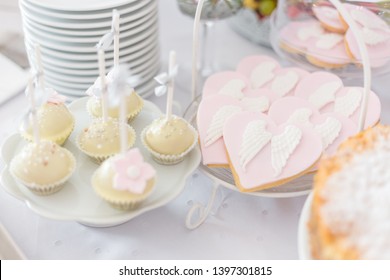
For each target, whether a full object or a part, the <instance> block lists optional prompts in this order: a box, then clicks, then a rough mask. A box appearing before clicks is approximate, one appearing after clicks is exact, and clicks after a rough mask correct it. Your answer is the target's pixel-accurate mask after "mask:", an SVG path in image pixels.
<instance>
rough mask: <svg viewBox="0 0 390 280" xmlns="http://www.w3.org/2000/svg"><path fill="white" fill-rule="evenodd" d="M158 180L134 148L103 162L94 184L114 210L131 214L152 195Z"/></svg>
mask: <svg viewBox="0 0 390 280" xmlns="http://www.w3.org/2000/svg"><path fill="white" fill-rule="evenodd" d="M155 176H156V171H155V169H154V168H153V167H152V166H151V165H150V164H148V163H146V162H145V161H144V159H143V157H142V154H141V153H140V151H139V150H138V148H134V149H131V150H129V151H127V152H126V153H125V154H118V155H116V156H114V157H112V158H109V159H107V160H106V161H104V162H103V163H102V165H101V166H100V167H99V168H98V169H97V170H96V171H95V172H94V174H93V175H92V178H91V184H92V187H93V189H94V190H95V192H96V194H97V195H98V196H100V197H101V198H102V199H103V200H105V201H107V202H108V203H109V204H110V205H111V206H112V207H114V208H116V209H119V210H131V209H134V208H136V207H138V206H139V205H140V204H141V203H142V201H144V200H145V199H146V198H147V197H148V196H149V195H150V194H151V193H152V191H153V189H154V186H155Z"/></svg>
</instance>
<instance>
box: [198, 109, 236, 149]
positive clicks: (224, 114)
mask: <svg viewBox="0 0 390 280" xmlns="http://www.w3.org/2000/svg"><path fill="white" fill-rule="evenodd" d="M241 111H242V109H241V107H238V106H234V105H227V106H223V107H222V108H220V109H219V110H218V111H217V112H216V113H215V115H214V116H213V118H212V120H211V124H210V126H209V127H208V129H207V134H206V139H205V146H206V147H208V146H210V145H211V144H213V143H214V142H215V141H217V140H218V139H219V138H220V137H222V130H223V125H224V124H225V122H226V120H227V119H228V118H229V117H231V116H233V115H234V114H236V113H238V112H241Z"/></svg>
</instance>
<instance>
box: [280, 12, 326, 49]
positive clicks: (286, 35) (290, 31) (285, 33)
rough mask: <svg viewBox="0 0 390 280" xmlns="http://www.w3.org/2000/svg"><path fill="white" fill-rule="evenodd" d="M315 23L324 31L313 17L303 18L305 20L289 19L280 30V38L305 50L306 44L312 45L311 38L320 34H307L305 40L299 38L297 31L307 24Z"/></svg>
mask: <svg viewBox="0 0 390 280" xmlns="http://www.w3.org/2000/svg"><path fill="white" fill-rule="evenodd" d="M313 25H317V27H318V28H319V29H320V30H322V31H323V32H324V29H323V28H322V26H321V24H320V23H319V22H318V21H317V20H314V19H310V20H305V21H291V22H289V23H288V24H287V25H285V26H284V27H283V28H282V30H281V31H280V39H281V41H282V42H285V43H287V44H288V45H290V46H291V47H295V48H298V49H300V50H302V51H305V50H306V48H307V47H308V46H311V45H313V43H312V42H313V40H315V39H316V37H317V36H319V35H320V34H316V35H314V34H313V35H312V36H309V37H308V38H305V40H303V39H301V38H299V36H298V32H299V30H300V29H302V28H306V27H309V26H313Z"/></svg>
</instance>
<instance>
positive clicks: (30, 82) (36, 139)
mask: <svg viewBox="0 0 390 280" xmlns="http://www.w3.org/2000/svg"><path fill="white" fill-rule="evenodd" d="M33 80H34V78H33V77H32V76H30V78H29V79H28V85H27V92H28V95H29V96H30V106H31V118H32V128H33V134H34V142H35V143H39V141H40V138H39V126H38V118H37V108H36V104H35V87H34V81H33Z"/></svg>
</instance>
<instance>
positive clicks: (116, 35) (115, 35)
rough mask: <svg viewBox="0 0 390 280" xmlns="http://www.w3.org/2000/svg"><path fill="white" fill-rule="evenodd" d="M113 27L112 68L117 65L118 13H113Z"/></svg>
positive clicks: (115, 11)
mask: <svg viewBox="0 0 390 280" xmlns="http://www.w3.org/2000/svg"><path fill="white" fill-rule="evenodd" d="M113 13H114V14H113V18H112V20H113V21H114V22H113V26H114V66H118V65H119V13H118V11H117V10H114V11H113Z"/></svg>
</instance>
